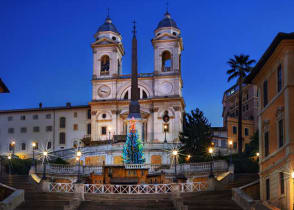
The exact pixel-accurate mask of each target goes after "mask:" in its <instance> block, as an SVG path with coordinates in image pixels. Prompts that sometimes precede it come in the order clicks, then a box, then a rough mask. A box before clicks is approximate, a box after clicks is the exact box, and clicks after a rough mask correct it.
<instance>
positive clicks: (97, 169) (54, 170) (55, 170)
mask: <svg viewBox="0 0 294 210" xmlns="http://www.w3.org/2000/svg"><path fill="white" fill-rule="evenodd" d="M43 169H44V165H42V164H38V165H37V172H38V173H43ZM79 170H80V174H90V173H92V172H94V173H95V174H102V166H82V165H81V166H78V165H65V164H46V173H48V174H62V175H77V174H78V173H79Z"/></svg>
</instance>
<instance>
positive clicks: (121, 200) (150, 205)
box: [79, 194, 175, 210]
mask: <svg viewBox="0 0 294 210" xmlns="http://www.w3.org/2000/svg"><path fill="white" fill-rule="evenodd" d="M86 199H87V200H86V201H83V202H82V203H81V205H80V207H79V210H94V209H95V210H96V209H99V210H114V209H115V210H175V208H174V206H173V203H172V201H171V200H170V199H169V195H168V194H157V195H155V194H149V195H148V194H133V195H127V194H126V195H124V194H114V195H95V194H94V195H93V194H91V195H90V194H88V195H86Z"/></svg>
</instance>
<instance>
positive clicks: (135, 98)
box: [127, 21, 142, 140]
mask: <svg viewBox="0 0 294 210" xmlns="http://www.w3.org/2000/svg"><path fill="white" fill-rule="evenodd" d="M139 99H140V92H139V88H138V53H137V38H136V22H135V21H134V27H133V39H132V78H131V102H130V104H129V115H128V119H127V120H128V128H129V126H130V124H129V120H131V119H132V118H134V119H135V120H136V130H137V133H138V135H139V138H140V139H141V140H142V118H141V113H140V104H139Z"/></svg>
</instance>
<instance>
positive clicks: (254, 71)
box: [245, 32, 294, 83]
mask: <svg viewBox="0 0 294 210" xmlns="http://www.w3.org/2000/svg"><path fill="white" fill-rule="evenodd" d="M285 39H290V40H294V32H292V33H283V32H279V33H278V34H277V35H276V37H275V38H274V40H273V41H272V43H271V44H270V46H269V47H268V48H267V50H266V51H265V52H264V54H263V55H262V56H261V58H260V59H259V61H258V62H257V64H256V65H255V67H254V68H253V69H252V71H251V73H250V74H249V75H248V76H247V77H246V78H245V83H251V82H252V80H253V79H254V78H255V77H256V75H257V74H258V73H259V72H260V70H261V69H262V67H263V66H264V65H265V63H266V62H267V60H268V59H269V58H270V57H271V56H272V54H273V53H274V51H275V50H276V48H277V47H278V46H279V44H280V42H281V41H283V40H285Z"/></svg>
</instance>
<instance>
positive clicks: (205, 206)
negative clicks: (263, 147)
mask: <svg viewBox="0 0 294 210" xmlns="http://www.w3.org/2000/svg"><path fill="white" fill-rule="evenodd" d="M258 178H259V177H258V174H235V175H234V180H233V181H232V182H230V183H229V184H226V185H225V186H224V189H223V190H220V191H207V192H193V193H183V194H181V197H182V198H183V202H184V205H187V206H188V209H189V210H194V209H195V210H196V209H197V210H222V209H226V210H241V209H242V208H241V207H239V206H238V205H237V204H236V203H235V202H234V201H233V200H232V188H235V187H241V186H244V185H246V184H249V183H251V182H253V181H255V180H257V179H258Z"/></svg>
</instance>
